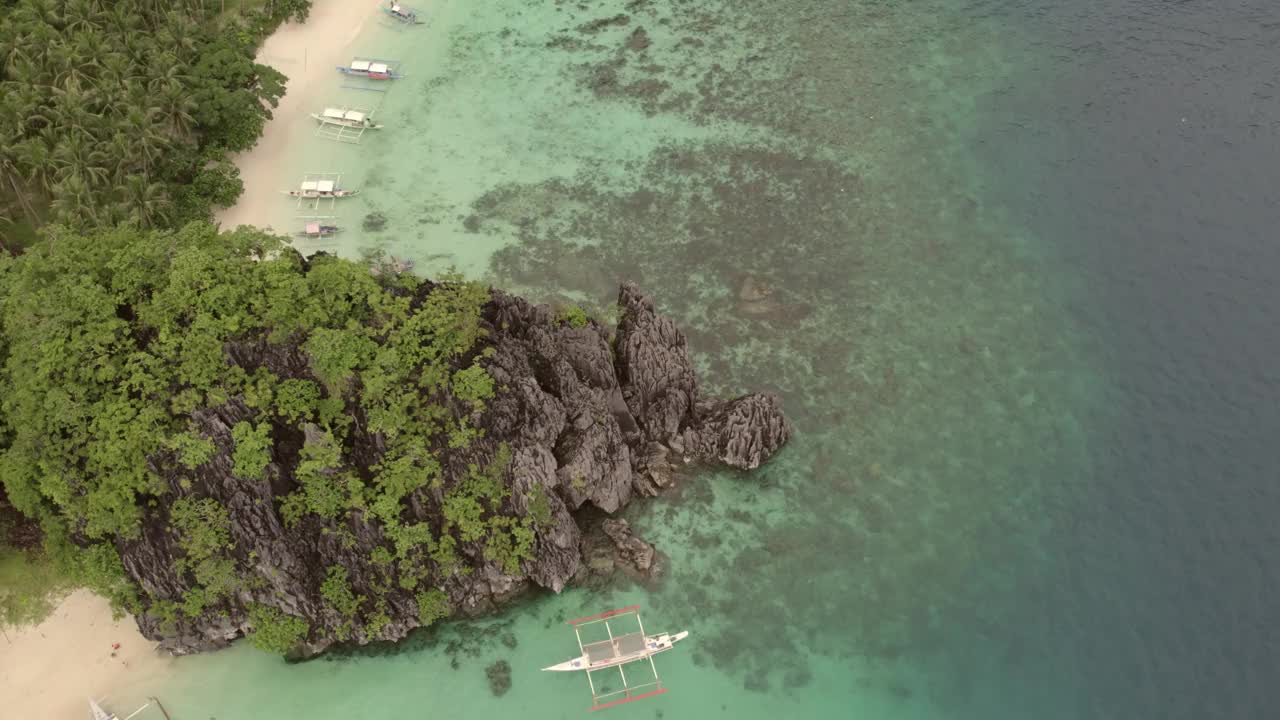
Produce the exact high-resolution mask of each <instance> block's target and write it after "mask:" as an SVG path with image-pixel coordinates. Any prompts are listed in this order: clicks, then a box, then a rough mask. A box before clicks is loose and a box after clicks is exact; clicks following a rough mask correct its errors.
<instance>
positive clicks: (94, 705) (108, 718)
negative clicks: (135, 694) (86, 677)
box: [89, 698, 168, 720]
mask: <svg viewBox="0 0 1280 720" xmlns="http://www.w3.org/2000/svg"><path fill="white" fill-rule="evenodd" d="M152 703H154V704H155V705H156V706H157V707H159V708H160V711H161V712H164V707H163V706H161V705H160V701H159V700H156V699H155V698H151V702H148V703H147V704H145V705H143V706H142V707H140V708H138V709H137V710H134V711H133V712H131V713H129V714H128V715H125V716H124V717H123V718H122V717H120V716H119V715H116V714H115V713H113V712H108V711H106V710H103V709H102V706H101V705H99V704H98V702H97V701H96V700H94V699H93V698H89V720H130V718H132V717H134V716H136V715H137V714H138V713H140V712H142V711H143V710H146V709H147V708H149V707H151V705H152ZM165 716H166V717H168V713H165Z"/></svg>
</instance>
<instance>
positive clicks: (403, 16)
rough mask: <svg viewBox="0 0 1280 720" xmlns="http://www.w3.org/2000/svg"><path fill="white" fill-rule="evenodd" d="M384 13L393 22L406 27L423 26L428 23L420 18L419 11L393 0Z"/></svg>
mask: <svg viewBox="0 0 1280 720" xmlns="http://www.w3.org/2000/svg"><path fill="white" fill-rule="evenodd" d="M382 11H383V12H385V13H386V14H387V15H389V16H390V17H391V19H392V20H395V21H396V22H399V23H402V24H404V25H422V24H424V23H425V22H426V21H425V20H423V19H422V18H420V17H418V11H417V10H414V9H413V8H411V7H409V6H408V5H402V4H401V3H399V2H396V0H391V2H389V3H388V4H387V6H386V7H384V8H382Z"/></svg>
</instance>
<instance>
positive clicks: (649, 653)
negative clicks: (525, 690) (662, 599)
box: [542, 605, 689, 710]
mask: <svg viewBox="0 0 1280 720" xmlns="http://www.w3.org/2000/svg"><path fill="white" fill-rule="evenodd" d="M628 617H633V618H635V625H636V627H637V628H638V629H637V630H635V631H633V632H627V633H623V634H615V633H614V628H613V627H612V626H611V625H610V623H616V622H618V621H619V620H622V619H624V618H628ZM567 624H569V625H572V626H573V633H574V635H575V636H576V637H577V639H578V650H579V651H581V653H582V654H581V655H579V656H578V657H576V658H573V659H571V660H566V661H564V662H562V663H559V664H556V665H552V666H550V667H544V668H542V669H543V670H545V671H550V672H575V671H578V670H585V671H586V673H587V684H588V685H590V686H591V709H592V710H601V709H604V708H607V707H612V706H614V705H621V704H622V703H628V702H633V701H635V700H642V699H644V698H647V697H653V696H654V695H661V694H662V693H665V692H666V691H667V688H665V687H663V686H662V679H661V678H659V677H658V667H657V665H655V664H654V662H653V656H654V655H657V654H658V653H663V652H666V651H668V650H670V649H671V648H672V647H674V646H675V644H676V643H677V642H679V641H681V640H684V639H685V638H687V637H689V631H688V630H685V631H682V632H678V633H674V634H673V633H665V632H664V633H657V634H654V635H648V634H646V633H645V631H644V624H643V623H641V622H640V606H639V605H632V606H631V607H625V608H620V609H618V610H610V611H608V612H603V613H600V614H599V615H591V616H589V617H584V618H578V619H577V620H570V621H569V622H568V623H567ZM595 625H601V626H603V627H604V631H605V635H606V636H607V637H606V638H605V639H602V640H596V641H593V642H588V643H585V644H584V643H583V642H582V634H583V629H584V628H589V627H592V626H595ZM596 634H597V635H598V634H599V633H598V632H597V633H596ZM645 660H648V661H649V669H650V670H652V671H653V678H652V679H648V678H642V679H643V680H644V682H640V683H633V682H630V681H629V680H628V679H627V674H626V672H625V671H623V669H622V668H623V666H624V665H627V664H629V663H634V662H643V661H645ZM612 668H617V670H618V675H619V676H620V677H621V679H622V687H621V688H620V689H615V690H609V689H607V688H605V687H603V686H602V687H601V689H599V690H598V689H597V687H596V681H595V679H594V678H593V677H592V675H591V674H592V673H594V672H599V671H601V670H606V669H612ZM632 675H633V678H634V671H633V673H632ZM619 696H621V697H619Z"/></svg>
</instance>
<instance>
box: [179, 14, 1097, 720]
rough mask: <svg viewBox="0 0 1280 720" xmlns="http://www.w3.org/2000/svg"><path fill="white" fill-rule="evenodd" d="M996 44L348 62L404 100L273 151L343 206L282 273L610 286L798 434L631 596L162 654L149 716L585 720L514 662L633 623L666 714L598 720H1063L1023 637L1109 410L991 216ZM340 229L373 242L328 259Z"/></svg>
mask: <svg viewBox="0 0 1280 720" xmlns="http://www.w3.org/2000/svg"><path fill="white" fill-rule="evenodd" d="M620 15H621V16H623V18H622V19H618V20H616V21H614V22H596V21H600V20H605V19H609V18H615V17H617V16H620ZM1017 22H1019V23H1023V24H1025V25H1027V26H1031V25H1034V22H1033V21H1032V20H1028V19H1026V18H1021V17H1019V18H1018V20H1017ZM1019 27H1020V26H1018V25H1015V24H1014V20H1013V19H1011V18H1010V17H1006V16H1004V15H999V14H997V13H995V12H994V11H993V10H991V9H990V8H986V7H985V6H982V5H980V4H972V3H964V2H959V1H958V0H957V1H953V0H929V1H926V2H918V3H911V4H889V3H882V2H873V1H872V0H856V1H854V2H842V3H836V2H832V1H831V0H821V1H819V0H798V1H797V2H791V3H787V4H785V6H780V5H779V4H777V3H769V2H761V1H747V2H734V3H729V2H719V1H717V0H699V1H698V2H677V1H675V0H630V1H628V0H606V1H603V2H597V3H592V4H590V5H589V6H587V5H579V4H571V3H563V2H554V1H553V0H545V1H544V0H539V1H538V2H529V3H522V4H520V5H518V6H512V4H510V3H499V2H496V1H490V0H481V1H476V2H468V3H460V2H446V3H440V9H439V11H438V12H437V13H436V15H435V17H434V18H433V21H432V23H431V25H429V26H427V27H424V28H414V29H409V30H403V31H397V30H395V29H392V28H390V27H385V26H382V25H375V26H372V27H370V28H369V29H368V30H366V31H365V33H364V34H363V35H362V37H361V39H360V41H359V43H358V44H359V48H358V51H359V54H362V55H376V56H381V57H392V58H396V59H400V60H402V61H403V62H404V70H405V72H407V73H409V77H408V78H406V79H405V80H402V81H398V82H397V83H396V84H395V86H394V87H392V88H391V91H390V92H388V93H386V94H385V95H383V94H379V93H373V92H368V91H364V90H353V89H344V88H342V87H341V86H342V84H343V83H342V82H341V81H340V80H339V78H338V76H337V74H336V73H335V79H334V89H333V98H332V101H333V102H334V103H337V102H350V103H360V104H364V105H366V106H373V107H376V112H377V116H378V118H379V119H380V120H382V121H383V122H385V123H387V125H388V128H387V129H386V130H383V131H381V132H380V134H370V135H367V136H366V138H365V142H363V143H362V144H361V145H359V146H356V147H352V146H339V145H335V144H332V143H329V142H327V141H324V140H321V139H317V138H314V137H311V136H310V135H309V132H310V126H308V125H306V124H305V123H303V122H301V121H300V124H299V129H298V130H299V131H298V133H297V137H298V138H299V140H298V142H296V143H295V144H292V145H291V146H290V149H289V157H288V158H287V160H286V162H284V163H282V164H281V166H280V168H279V173H280V178H279V181H280V186H281V187H282V188H283V187H289V186H290V185H292V184H294V183H295V182H296V181H297V178H298V176H300V174H301V173H303V172H305V171H341V172H343V173H344V178H345V179H346V182H347V184H348V185H349V186H353V187H361V188H364V189H365V190H366V192H365V193H364V194H363V195H362V196H360V197H358V198H355V199H352V200H350V201H344V203H342V204H340V205H339V206H338V212H339V213H340V217H341V221H340V223H341V224H343V225H345V226H347V227H349V228H351V230H350V231H349V232H347V233H345V234H344V235H342V236H340V237H339V238H338V239H337V240H336V241H334V242H329V243H325V244H307V243H304V242H301V241H300V242H299V247H300V249H303V250H304V251H309V250H315V249H326V250H330V251H335V252H340V253H343V254H346V255H349V256H353V257H354V256H357V255H359V254H360V253H361V252H363V251H367V250H382V251H385V252H389V253H391V254H394V255H397V256H400V257H408V258H411V259H413V260H415V262H416V263H417V267H418V269H419V270H420V271H421V272H423V273H425V274H432V273H436V272H439V271H441V270H443V269H445V268H447V267H450V266H454V267H457V268H459V269H460V270H462V271H463V272H464V273H466V274H468V275H469V276H472V277H476V278H482V279H486V280H489V281H491V282H493V283H495V284H497V285H500V286H503V287H507V288H511V289H513V290H515V291H518V292H521V293H523V294H525V295H526V296H528V297H531V298H533V299H537V300H543V301H549V302H559V301H563V300H566V299H572V300H575V301H577V302H580V303H582V304H583V305H585V306H587V307H589V308H591V309H593V311H595V312H598V313H600V314H601V315H602V316H607V315H608V313H609V312H610V306H611V304H612V302H613V298H614V293H615V292H616V287H617V284H618V282H620V281H622V280H627V279H630V280H635V281H637V282H639V283H640V284H641V285H642V286H643V287H645V288H646V289H647V290H649V291H651V292H653V293H654V294H655V296H656V297H657V300H658V303H659V306H660V307H661V308H662V309H663V310H664V311H665V312H668V313H670V314H672V315H673V316H674V317H675V318H676V319H677V320H678V321H679V322H680V323H681V324H682V325H683V326H684V327H686V328H687V330H688V333H689V337H690V342H691V346H692V349H693V351H694V353H695V360H696V362H697V363H698V366H699V368H700V369H701V371H702V378H703V382H704V385H705V387H706V389H707V390H708V391H710V392H713V393H732V392H740V391H742V390H746V389H763V390H770V391H774V392H777V393H779V394H781V395H782V396H783V398H784V400H785V403H786V407H787V409H788V411H789V413H790V414H791V415H792V416H793V418H794V419H795V421H796V425H797V428H798V430H799V434H798V437H797V438H796V440H795V441H794V442H793V444H792V445H791V446H790V447H789V448H788V449H786V450H785V451H784V453H783V454H782V455H781V456H780V457H779V458H777V459H776V460H775V461H774V462H772V463H771V464H770V465H769V466H767V467H766V468H764V469H762V470H761V471H758V472H756V473H752V474H747V475H738V474H731V473H722V474H717V473H709V472H691V473H689V475H688V477H686V478H685V479H684V481H683V483H682V486H681V489H680V490H679V491H678V492H675V493H672V494H670V495H668V496H665V497H663V498H660V499H658V500H655V501H652V502H648V503H644V504H637V506H635V507H633V508H630V509H628V511H627V517H628V518H629V519H630V520H631V521H632V522H633V523H634V524H635V525H636V526H637V527H638V528H639V529H640V531H641V534H642V535H643V536H645V537H646V538H648V539H650V540H651V541H653V542H655V543H656V544H657V545H658V546H659V548H660V549H661V550H662V551H663V552H665V553H666V554H667V555H668V556H669V559H668V568H669V569H668V573H667V575H666V578H665V580H664V581H663V583H662V584H661V585H660V586H658V587H654V588H647V589H646V588H639V587H619V588H617V589H616V590H615V591H613V592H607V593H600V592H588V591H586V590H572V591H568V592H566V593H564V594H563V595H560V596H550V595H546V596H539V597H536V598H533V599H531V600H530V601H528V602H527V603H525V604H523V605H521V606H519V607H517V608H514V609H513V610H512V611H510V612H509V613H506V614H504V615H502V616H499V617H495V618H493V619H491V620H488V621H485V622H481V623H471V624H446V625H444V626H443V627H441V628H438V629H435V630H431V631H428V632H425V633H422V634H421V635H420V636H416V637H414V638H412V639H411V640H409V641H406V642H405V643H402V644H401V645H400V646H398V647H396V648H381V649H379V650H378V651H377V652H357V653H353V654H349V655H340V654H335V655H332V656H329V657H326V658H323V659H320V660H317V661H313V662H309V663H305V664H300V665H286V664H285V663H283V662H282V661H280V660H278V659H274V658H271V657H268V656H265V655H263V654H261V653H258V652H257V651H255V650H253V649H252V648H249V647H243V646H237V647H235V648H233V649H231V650H229V651H226V652H222V653H216V654H212V655H207V656H200V657H193V658H185V659H182V660H181V661H180V662H179V672H178V674H177V676H176V677H175V678H174V679H173V680H172V681H171V682H169V683H168V684H167V686H166V687H163V688H157V692H158V694H160V695H161V696H162V697H163V698H164V699H165V702H166V706H167V707H169V709H170V711H171V712H172V713H173V715H174V717H175V718H187V717H196V718H204V717H209V718H220V719H221V720H229V719H233V718H254V717H308V718H310V719H312V720H327V719H328V718H347V717H353V716H359V717H387V718H392V717H397V718H399V717H406V716H409V717H417V716H425V717H440V718H490V717H495V716H498V715H499V714H502V715H503V716H507V715H512V714H516V715H519V716H522V717H528V718H530V720H537V719H539V718H564V717H579V716H581V715H582V714H583V713H584V711H585V710H586V708H587V707H588V705H589V696H588V693H587V688H586V683H585V680H583V679H582V678H577V677H566V676H560V675H555V676H548V675H546V674H542V673H539V672H538V670H537V668H539V667H542V666H543V665H547V664H550V663H552V662H558V661H560V660H562V659H564V658H566V657H568V656H569V655H570V654H571V653H572V651H573V650H574V649H575V646H574V644H573V636H572V634H571V633H570V632H569V631H568V629H567V628H566V627H565V626H564V625H563V624H561V623H562V621H563V620H564V619H566V618H571V617H577V616H580V615H586V614H591V613H593V612H598V611H600V610H603V609H607V608H611V607H618V606H623V605H627V604H631V603H639V604H641V605H643V606H644V607H645V608H646V615H645V619H646V624H647V626H649V627H651V628H657V627H665V628H667V629H671V630H679V629H689V630H691V631H692V633H693V635H692V637H691V638H690V640H689V641H688V643H687V645H686V646H685V647H681V648H678V649H677V650H676V651H674V652H672V653H668V654H667V655H666V656H664V657H662V658H661V660H660V662H659V667H660V670H661V671H662V673H663V675H664V678H665V680H666V681H667V684H668V686H669V687H670V688H671V689H672V692H670V693H668V694H667V695H664V696H662V697H661V698H656V699H652V700H649V701H646V702H645V703H637V704H633V705H630V706H627V707H623V708H618V709H614V710H610V711H609V712H612V713H615V714H617V715H618V716H620V717H621V716H625V717H637V718H639V717H645V718H649V717H665V718H714V717H726V718H739V719H743V720H752V719H755V718H809V717H839V718H843V717H868V718H871V717H874V718H886V717H893V718H907V719H910V718H922V719H923V718H979V717H981V718H1025V717H1037V718H1044V719H1051V718H1075V717H1083V716H1086V714H1085V712H1086V708H1088V707H1089V706H1090V700H1089V698H1090V696H1091V693H1092V689H1091V688H1089V687H1086V686H1085V681H1084V678H1086V677H1087V676H1088V673H1085V672H1082V671H1081V668H1079V667H1078V665H1077V663H1078V658H1077V657H1076V656H1073V655H1071V654H1070V653H1069V652H1065V651H1064V652H1059V651H1057V650H1055V648H1064V647H1066V646H1065V645H1064V643H1063V637H1064V627H1063V624H1062V623H1060V622H1057V621H1056V620H1055V619H1054V618H1051V617H1050V612H1051V611H1052V612H1053V613H1060V612H1061V610H1062V603H1059V602H1057V601H1056V600H1055V598H1058V597H1059V596H1061V595H1062V594H1063V593H1069V592H1072V591H1073V590H1074V589H1077V588H1078V586H1079V585H1080V584H1087V578H1084V577H1082V576H1079V575H1076V576H1070V575H1068V574H1067V573H1068V572H1070V571H1071V570H1072V568H1073V567H1074V566H1072V565H1071V563H1070V562H1069V560H1070V557H1069V556H1070V553H1069V552H1065V553H1064V545H1063V544H1062V542H1061V540H1062V525H1061V522H1062V519H1063V518H1067V517H1075V515H1074V514H1075V513H1077V512H1078V508H1080V507H1087V506H1088V503H1089V496H1088V494H1087V492H1086V489H1087V488H1089V487H1090V480H1091V479H1092V478H1095V477H1096V475H1097V468H1096V458H1097V457H1098V453H1097V448H1098V447H1099V446H1100V445H1101V444H1102V443H1103V440H1104V439H1105V438H1103V437H1101V436H1102V435H1103V434H1105V432H1106V431H1105V429H1101V430H1100V429H1099V428H1100V426H1099V425H1098V424H1095V423H1093V422H1092V421H1091V420H1092V419H1094V418H1096V417H1097V415H1096V414H1095V409H1096V408H1098V407H1099V406H1100V403H1101V401H1102V400H1101V399H1102V398H1104V397H1106V393H1107V392H1109V387H1110V385H1109V382H1110V380H1109V378H1108V377H1107V376H1106V375H1104V374H1103V369H1102V368H1103V363H1104V361H1105V358H1104V357H1103V356H1104V353H1102V352H1101V351H1100V349H1099V347H1098V344H1097V343H1096V341H1095V340H1094V339H1093V338H1091V337H1089V336H1088V331H1089V329H1090V328H1088V327H1087V326H1084V325H1082V324H1081V322H1080V317H1079V315H1078V313H1076V312H1075V308H1076V307H1077V306H1078V305H1079V304H1080V303H1082V302H1084V301H1085V300H1087V296H1086V292H1087V291H1088V289H1087V288H1083V287H1082V286H1081V284H1080V282H1079V278H1078V276H1073V275H1064V274H1062V273H1060V272H1058V268H1059V265H1058V263H1059V262H1060V258H1061V253H1062V251H1063V248H1062V247H1061V246H1059V245H1055V244H1054V243H1053V242H1052V241H1051V240H1050V239H1049V233H1048V232H1046V231H1045V229H1044V228H1043V227H1042V226H1040V225H1038V224H1037V222H1036V221H1037V217H1036V216H1031V215H1028V214H1027V213H1026V212H1024V209H1025V206H1023V205H1019V196H1017V195H1016V194H1011V193H1010V192H1009V188H1010V187H1012V186H1015V185H1016V183H1015V182H1013V181H1011V178H1014V177H1024V178H1025V177H1027V176H1032V175H1035V173H1034V171H1029V170H1028V169H1027V168H1024V167H1020V166H1018V165H1017V164H1016V158H1014V159H1010V158H1009V157H1008V156H1004V155H1000V156H999V157H998V159H999V162H995V161H993V159H992V153H991V152H990V143H991V142H993V140H992V137H993V127H992V125H991V124H990V123H991V122H992V118H993V117H995V118H997V120H998V121H999V122H1003V121H1004V117H1005V116H1004V115H1002V114H993V113H992V107H993V103H997V102H998V100H999V99H1000V98H1008V97H1009V95H1010V94H1011V93H1013V94H1015V95H1016V94H1017V93H1018V92H1020V91H1019V90H1017V88H1022V87H1026V86H1028V85H1030V84H1033V83H1032V80H1033V79H1034V78H1029V77H1028V75H1027V68H1028V67H1031V66H1032V61H1033V60H1034V59H1035V58H1037V57H1040V56H1042V55H1045V54H1046V53H1045V49H1044V47H1043V46H1038V45H1036V44H1034V43H1032V42H1028V41H1026V40H1025V38H1024V37H1023V36H1021V35H1017V34H1016V33H1015V31H1016V30H1017V29H1018V28H1019ZM306 122H307V123H310V122H311V121H310V120H309V119H308V120H307V121H306ZM1000 134H1001V133H1000V132H999V131H998V130H997V131H996V132H994V135H995V136H999V135H1000ZM1027 156H1028V157H1030V156H1031V154H1030V153H1028V154H1027ZM1019 172H1021V173H1023V174H1022V175H1019V174H1018V173H1019ZM282 202H283V201H282ZM371 212H379V213H382V214H384V215H385V216H386V218H387V224H386V226H385V229H383V230H380V231H368V232H366V231H362V230H360V229H359V228H360V225H361V220H362V219H363V218H364V216H365V215H366V214H367V213H371ZM290 222H294V220H292V218H291V211H290V208H289V206H288V205H287V204H283V205H282V207H281V217H280V218H279V219H278V220H273V223H272V224H273V225H275V226H277V227H287V226H288V224H289V223H290ZM1078 610H1079V608H1078V607H1077V608H1076V611H1077V612H1078ZM1057 617H1061V615H1060V614H1058V615H1057ZM1071 622H1073V623H1074V622H1080V618H1079V615H1073V616H1072V619H1071ZM1071 632H1072V631H1071V630H1067V631H1066V632H1065V635H1070V633H1071ZM497 659H506V660H507V661H509V662H510V664H511V666H512V668H513V671H512V688H511V690H510V692H509V693H507V694H505V695H503V696H502V697H500V698H495V697H493V696H492V694H491V693H490V691H489V689H488V684H487V681H486V678H485V673H484V668H485V667H486V666H487V665H488V664H490V663H491V662H493V661H495V660H497ZM1091 716H1092V717H1103V716H1106V714H1105V713H1102V714H1097V713H1094V714H1092V715H1091Z"/></svg>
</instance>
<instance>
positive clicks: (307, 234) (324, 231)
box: [294, 222, 342, 238]
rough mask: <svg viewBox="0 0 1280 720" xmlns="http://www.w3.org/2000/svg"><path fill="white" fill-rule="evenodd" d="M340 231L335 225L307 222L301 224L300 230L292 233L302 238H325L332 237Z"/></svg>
mask: <svg viewBox="0 0 1280 720" xmlns="http://www.w3.org/2000/svg"><path fill="white" fill-rule="evenodd" d="M340 232H342V228H340V227H338V226H337V225H324V224H321V223H318V222H309V223H307V224H306V225H304V226H303V228H302V230H299V231H298V232H296V233H294V234H295V235H297V236H298V237H304V238H325V237H332V236H334V235H337V234H338V233H340Z"/></svg>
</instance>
